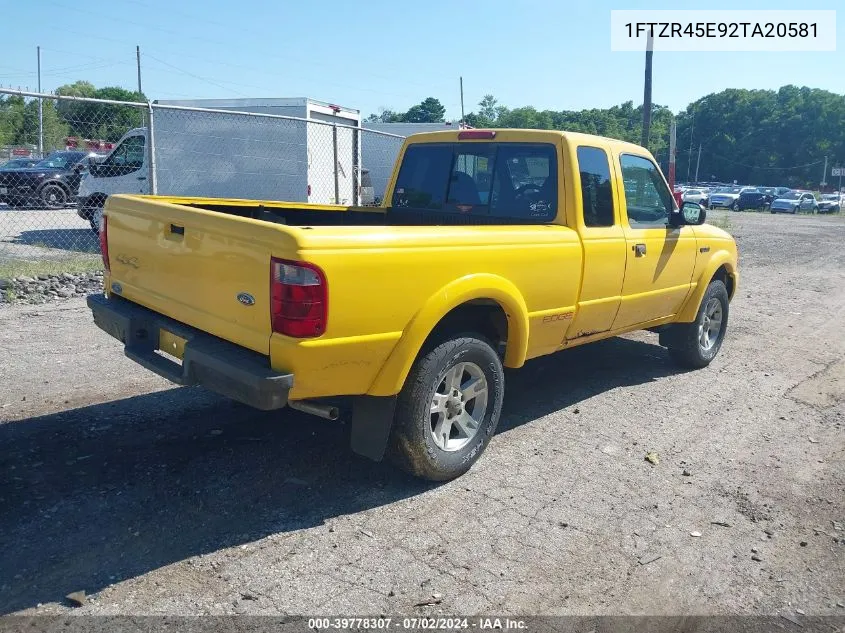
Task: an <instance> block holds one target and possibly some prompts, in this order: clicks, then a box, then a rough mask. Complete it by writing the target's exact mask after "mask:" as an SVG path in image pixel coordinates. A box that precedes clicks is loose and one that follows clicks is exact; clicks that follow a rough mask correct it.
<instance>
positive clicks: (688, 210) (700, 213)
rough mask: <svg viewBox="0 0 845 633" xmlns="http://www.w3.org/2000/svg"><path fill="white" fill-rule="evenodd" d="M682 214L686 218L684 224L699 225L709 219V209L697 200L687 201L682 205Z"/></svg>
mask: <svg viewBox="0 0 845 633" xmlns="http://www.w3.org/2000/svg"><path fill="white" fill-rule="evenodd" d="M681 216H683V218H684V224H691V225H693V226H697V225H699V224H704V221H705V220H706V219H707V211H705V210H704V207H702V206H701V205H700V204H698V203H697V202H692V201H685V202H684V204H683V206H682V207H681Z"/></svg>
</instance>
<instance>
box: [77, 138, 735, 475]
mask: <svg viewBox="0 0 845 633" xmlns="http://www.w3.org/2000/svg"><path fill="white" fill-rule="evenodd" d="M399 155H400V156H401V157H402V158H401V159H399V161H397V164H396V165H395V166H394V168H393V175H392V176H391V178H390V180H389V182H390V184H389V185H388V188H387V190H386V193H385V196H384V197H385V200H386V204H385V205H383V206H382V207H379V208H377V209H360V208H356V207H355V206H347V207H345V208H343V209H340V210H331V209H326V208H325V207H322V206H318V205H315V204H307V203H305V204H303V203H295V202H278V203H274V202H264V203H262V206H263V208H264V209H265V211H266V212H264V213H262V214H261V215H260V217H259V219H256V214H255V211H254V209H255V204H254V203H251V202H249V201H243V200H231V199H230V200H221V199H202V200H175V201H174V200H173V198H169V197H157V196H132V195H115V196H111V197H110V198H109V199H108V202H107V203H106V207H105V211H104V217H103V228H102V231H101V234H100V243H101V245H102V248H101V250H102V255H103V264H104V266H105V277H104V281H103V285H104V288H105V292H106V294H105V295H104V294H102V293H98V294H92V295H90V296H89V297H88V306H89V307H90V309H91V311H92V313H93V318H94V323H95V324H96V325H97V326H99V327H100V328H101V329H103V330H104V331H105V332H107V333H108V334H109V335H110V336H112V337H114V338H116V339H117V341H119V344H120V345H123V346H124V348H125V353H126V356H127V357H128V358H130V359H131V360H133V361H135V362H137V363H138V364H140V365H142V366H143V367H145V368H146V369H148V370H150V371H153V372H156V373H158V374H160V375H161V376H164V377H165V378H168V379H169V380H172V381H174V382H176V383H178V384H181V385H202V386H204V387H206V388H208V389H210V390H212V391H216V392H218V393H220V394H222V395H224V396H227V397H230V398H233V399H235V400H239V401H241V402H243V403H245V404H248V405H251V406H253V407H256V408H258V409H264V410H273V409H281V408H283V407H285V406H290V407H291V408H294V409H297V410H299V411H303V412H308V413H311V414H316V415H318V416H322V417H325V418H329V419H337V418H338V417H346V416H347V415H348V416H349V417H348V418H346V419H348V420H349V437H350V440H351V447H352V450H353V451H355V452H357V453H360V454H362V455H365V456H367V457H369V458H372V459H376V460H380V459H382V457H384V456H385V455H387V456H388V457H389V458H390V459H391V460H392V461H393V462H394V463H396V464H398V465H399V466H400V467H402V468H404V469H406V470H408V471H409V472H411V473H413V474H414V475H417V476H420V477H424V478H427V479H432V480H438V481H443V480H448V479H452V478H454V477H457V476H459V475H461V474H463V473H464V472H466V471H467V470H469V468H470V467H471V466H472V465H473V463H474V462H476V461H477V460H478V458H479V457H480V456H481V455H482V453H483V452H484V449H485V448H486V447H487V445H488V443H489V442H490V441H491V439H492V438H493V436H494V434H495V432H496V426H497V424H498V422H499V417H500V415H501V410H502V401H503V398H504V397H506V387H505V385H506V381H505V375H504V369H503V367H508V368H514V369H516V368H518V367H521V366H522V365H523V364H524V363H525V361H526V360H527V359H531V358H537V357H540V356H543V355H546V354H551V353H554V352H556V351H558V350H562V349H567V348H570V347H573V346H576V345H581V344H588V343H590V342H592V341H597V340H600V339H607V338H610V337H613V336H616V335H618V334H621V333H623V332H630V331H634V330H640V329H643V328H649V329H652V330H654V329H656V330H657V331H658V332H659V342H660V344H661V345H663V346H665V347H667V348H668V349H669V354H670V355H671V357H672V359H673V360H674V361H675V362H676V363H678V364H679V365H680V366H682V367H687V368H701V367H704V366H706V365H707V364H709V363H710V362H711V361H712V360H713V358H714V357H715V356H716V354H717V353H718V351H719V348H720V346H721V345H722V342H723V340H724V335H725V332H726V329H727V326H728V322H729V309H730V303H729V302H730V298H731V297H732V296H734V294H735V293H736V289H737V286H738V282H739V277H738V273H737V248H736V243H735V242H734V240H733V238H732V237H731V236H730V235H729V234H728V233H726V232H725V231H723V230H721V229H719V228H717V227H715V226H708V225H706V224H704V222H705V218H706V212H705V211H704V209H702V207H701V205H698V204H696V203H693V202H685V203H684V205H683V207H682V209H677V208H676V207H675V205H674V203H673V201H672V192H671V190H670V189H669V186H668V185H667V183H666V180H665V179H664V178H663V175H662V174H661V172H660V169H659V167H658V166H657V163H656V161H655V160H654V157H653V156H652V155H651V154H650V153H649V151H648V150H647V149H645V148H642V147H637V146H635V145H632V144H630V143H623V142H620V141H615V140H612V139H607V138H600V137H596V136H587V135H583V134H578V135H570V134H569V133H567V132H558V131H550V130H549V131H545V130H507V131H505V132H502V131H498V130H497V131H493V130H460V131H457V130H456V131H454V132H435V133H429V134H419V135H412V136H410V137H408V138H406V139H405V141H404V145H403V146H402V148H401V151H400V154H399ZM570 156H577V161H571V160H569V158H570ZM564 182H565V183H566V184H567V187H569V184H570V183H574V186H575V187H578V188H579V190H580V192H581V193H582V195H581V196H580V198H581V202H580V203H579V204H577V205H573V204H572V203H573V200H574V198H573V196H572V195H571V193H572V192H571V190H569V189H567V190H566V191H564V187H563V183H564ZM623 182H624V183H625V184H623ZM628 183H631V187H630V191H631V195H627V194H626V195H625V196H624V197H622V196H619V195H618V194H620V193H621V191H622V188H623V186H624V187H626V189H628V187H627V186H626V185H627V184H628ZM493 191H495V195H490V194H491V192H493ZM623 226H624V230H623ZM591 227H603V228H600V229H598V230H599V231H601V232H602V235H603V237H602V238H601V239H600V240H598V241H596V240H595V239H593V236H594V235H595V231H596V229H595V228H591ZM667 228H670V229H671V230H667ZM608 229H618V230H608ZM112 255H113V257H112ZM363 296H365V298H366V301H364V300H362V297H363ZM165 353H166V354H165ZM127 369H128V368H127ZM631 369H632V371H637V369H636V367H632V368H631ZM704 378H705V377H702V380H701V381H699V382H700V384H699V385H698V387H697V388H700V389H707V388H708V384H707V383H708V381H707V380H706V379H704ZM684 381H685V383H687V382H695V381H694V379H690V378H688V377H684ZM694 388H695V387H694ZM548 395H549V397H550V398H554V397H556V396H555V394H548ZM617 415H619V416H623V415H626V412H625V411H624V407H623V408H620V410H619V411H618V412H617ZM500 439H505V438H501V436H500ZM506 466H507V465H505V464H502V465H501V467H502V468H504V467H506ZM494 468H495V467H494Z"/></svg>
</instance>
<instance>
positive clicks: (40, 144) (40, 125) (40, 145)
mask: <svg viewBox="0 0 845 633" xmlns="http://www.w3.org/2000/svg"><path fill="white" fill-rule="evenodd" d="M36 50H37V52H38V93H39V94H41V47H40V46H37V47H36ZM38 157H39V158H44V100H43V99H41V97H38Z"/></svg>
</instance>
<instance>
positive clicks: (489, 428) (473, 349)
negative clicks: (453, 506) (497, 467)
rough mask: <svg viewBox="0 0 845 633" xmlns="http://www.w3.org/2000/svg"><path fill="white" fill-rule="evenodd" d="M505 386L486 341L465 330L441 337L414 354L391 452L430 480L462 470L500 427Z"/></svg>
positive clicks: (401, 463)
mask: <svg viewBox="0 0 845 633" xmlns="http://www.w3.org/2000/svg"><path fill="white" fill-rule="evenodd" d="M504 391H505V377H504V371H503V369H502V361H501V359H500V358H499V356H498V354H496V351H495V350H494V349H493V347H491V345H490V344H489V343H488V342H487V341H485V340H482V339H481V338H476V335H474V334H467V335H462V336H459V337H455V338H452V339H449V340H447V341H445V342H443V343H441V344H440V345H438V346H437V347H435V348H434V349H432V350H431V351H429V352H427V353H425V355H424V356H420V357H419V358H418V359H417V360H416V362H415V363H414V366H413V368H412V369H411V372H410V374H409V375H408V378H407V380H406V381H405V385H404V387H403V388H402V391H401V392H400V394H399V399H398V401H397V403H396V418H395V420H394V424H393V430H392V431H391V436H390V441H389V443H388V449H387V455H388V458H389V459H390V460H391V461H392V462H393V463H395V464H396V465H397V466H399V467H400V468H402V469H403V470H405V471H407V472H409V473H411V474H412V475H415V476H417V477H422V478H424V479H430V480H432V481H447V480H449V479H454V478H455V477H458V476H460V475H462V474H464V473H465V472H466V471H468V470H469V469H470V468H471V467H472V465H473V464H474V463H475V462H476V461H477V460H478V458H479V457H480V456H481V454H482V453H483V452H484V449H485V448H486V447H487V443H488V442H489V441H490V438H492V437H493V434H494V433H495V431H496V425H497V424H498V423H499V416H500V415H501V412H502V400H503V397H504Z"/></svg>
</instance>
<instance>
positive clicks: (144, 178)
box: [138, 176, 147, 180]
mask: <svg viewBox="0 0 845 633" xmlns="http://www.w3.org/2000/svg"><path fill="white" fill-rule="evenodd" d="M146 179H147V177H146V176H138V180H146Z"/></svg>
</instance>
